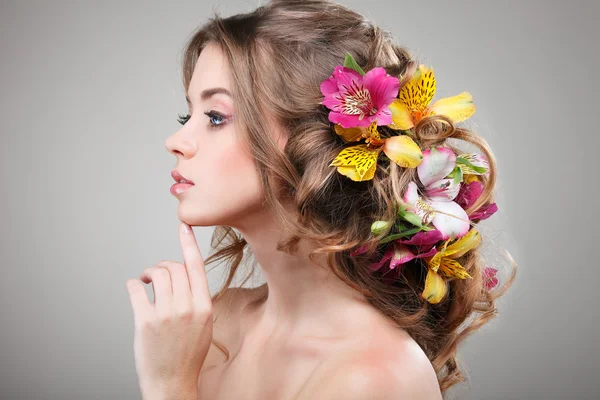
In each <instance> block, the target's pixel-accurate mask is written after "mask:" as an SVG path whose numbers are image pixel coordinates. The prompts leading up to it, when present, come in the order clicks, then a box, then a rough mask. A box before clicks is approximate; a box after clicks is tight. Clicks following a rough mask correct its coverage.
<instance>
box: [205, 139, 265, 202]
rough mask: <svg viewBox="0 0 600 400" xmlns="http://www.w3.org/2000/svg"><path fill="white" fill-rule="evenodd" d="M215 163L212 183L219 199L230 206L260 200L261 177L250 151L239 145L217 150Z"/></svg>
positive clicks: (214, 158)
mask: <svg viewBox="0 0 600 400" xmlns="http://www.w3.org/2000/svg"><path fill="white" fill-rule="evenodd" d="M213 161H214V164H213V165H211V168H210V171H211V172H212V177H211V179H210V181H211V183H212V187H213V188H214V189H213V190H214V193H215V195H216V197H217V198H218V199H221V200H222V201H224V202H225V203H228V204H229V205H230V206H231V205H242V206H243V204H245V203H249V202H251V203H253V202H255V201H258V200H259V198H260V196H261V192H262V189H261V183H260V177H259V175H258V171H257V170H256V166H255V165H254V159H253V158H252V155H251V154H249V152H248V151H246V150H245V149H244V148H242V147H241V146H239V145H232V146H228V147H226V148H221V149H219V150H216V149H215V153H214V157H213ZM213 167H214V168H213ZM218 199H217V200H218ZM240 203H241V204H240Z"/></svg>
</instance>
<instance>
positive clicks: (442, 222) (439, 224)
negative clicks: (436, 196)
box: [427, 200, 470, 239]
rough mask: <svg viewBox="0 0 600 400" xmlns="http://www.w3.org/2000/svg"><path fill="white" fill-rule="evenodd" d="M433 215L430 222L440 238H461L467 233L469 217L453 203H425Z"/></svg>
mask: <svg viewBox="0 0 600 400" xmlns="http://www.w3.org/2000/svg"><path fill="white" fill-rule="evenodd" d="M427 203H428V204H429V205H430V206H431V207H433V210H434V211H435V214H434V216H433V220H432V221H431V222H432V223H433V225H434V226H435V227H436V228H437V229H438V230H439V231H440V232H442V237H443V238H444V239H448V238H450V237H455V238H456V237H461V236H464V235H465V234H466V233H467V232H468V231H469V226H470V224H469V216H468V215H467V213H466V212H465V210H464V209H463V208H462V207H461V206H459V205H458V204H456V203H455V202H453V201H431V200H430V201H427Z"/></svg>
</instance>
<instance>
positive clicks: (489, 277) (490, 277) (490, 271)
mask: <svg viewBox="0 0 600 400" xmlns="http://www.w3.org/2000/svg"><path fill="white" fill-rule="evenodd" d="M496 272H498V270H497V269H495V268H490V267H486V268H484V269H483V282H484V284H485V288H486V289H487V290H491V289H492V288H494V287H495V286H496V285H497V284H498V278H496Z"/></svg>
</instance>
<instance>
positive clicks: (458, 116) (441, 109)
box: [389, 64, 475, 130]
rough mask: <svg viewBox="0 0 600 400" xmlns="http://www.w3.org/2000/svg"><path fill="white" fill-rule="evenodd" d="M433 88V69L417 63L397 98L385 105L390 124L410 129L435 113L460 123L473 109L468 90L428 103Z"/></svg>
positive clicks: (431, 96) (434, 84) (398, 127)
mask: <svg viewBox="0 0 600 400" xmlns="http://www.w3.org/2000/svg"><path fill="white" fill-rule="evenodd" d="M435 90H436V83H435V76H434V74H433V69H432V68H428V67H427V66H426V65H424V64H420V65H419V66H418V67H417V70H416V71H415V73H414V74H413V76H412V77H411V79H410V80H409V81H408V82H407V83H406V84H405V85H404V86H402V89H401V90H400V94H399V96H398V99H396V100H394V102H393V103H392V104H390V105H389V108H390V110H391V112H392V121H393V122H392V124H391V127H392V128H394V129H402V130H406V129H410V128H412V127H413V126H415V125H416V124H417V123H418V122H419V121H420V120H421V119H422V118H424V117H426V116H429V115H438V114H443V115H445V116H447V117H448V118H450V119H451V120H452V121H454V122H461V121H464V120H466V119H468V118H469V117H471V115H473V113H474V112H475V105H474V104H473V97H472V96H471V94H470V93H469V92H462V93H460V94H458V95H456V96H452V97H445V98H443V99H439V100H437V101H436V102H434V103H433V104H432V105H431V106H429V103H431V100H432V99H433V96H434V95H435Z"/></svg>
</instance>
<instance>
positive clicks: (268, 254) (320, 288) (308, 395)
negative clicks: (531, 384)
mask: <svg viewBox="0 0 600 400" xmlns="http://www.w3.org/2000/svg"><path fill="white" fill-rule="evenodd" d="M213 87H223V88H226V89H227V90H229V91H230V92H232V90H233V87H232V82H231V79H230V67H229V65H228V63H227V60H226V58H225V57H224V55H223V54H222V52H221V51H220V49H219V48H218V47H217V46H216V45H214V44H209V45H208V46H207V47H206V48H205V49H204V50H203V51H202V53H201V54H200V57H199V59H198V62H197V64H196V67H195V70H194V73H193V77H192V80H191V82H190V86H189V89H188V97H189V115H191V118H190V119H189V120H188V121H187V122H186V123H185V125H183V126H182V127H181V129H179V130H178V131H177V132H175V133H174V134H173V135H172V136H170V137H168V138H167V140H166V142H165V146H166V148H167V150H168V151H169V152H170V153H172V154H173V155H174V156H175V157H176V161H177V162H176V166H175V168H177V169H178V170H179V171H180V172H181V173H182V174H183V175H184V176H185V177H187V178H188V179H190V180H192V181H193V182H194V183H195V185H194V186H193V187H191V188H190V189H187V190H186V191H185V192H183V193H180V194H177V195H176V197H177V199H178V200H179V204H178V208H177V216H178V218H179V219H180V220H181V221H183V222H185V223H187V224H189V225H190V226H214V225H229V226H232V227H234V228H236V229H237V230H238V231H239V232H240V233H241V234H242V235H243V237H244V238H245V239H246V241H247V242H248V244H249V246H250V247H251V249H252V251H253V253H254V257H255V258H256V260H257V262H258V264H259V265H260V267H261V270H262V273H263V275H264V277H265V279H266V282H267V286H268V297H267V298H266V300H262V301H255V300H257V299H259V298H260V296H261V295H262V294H264V293H265V292H264V289H265V287H262V288H258V289H241V288H239V289H235V290H232V291H231V293H230V294H229V295H228V296H226V297H225V298H223V299H222V300H221V301H220V302H217V303H218V304H214V305H212V306H213V311H214V313H215V314H217V316H218V319H217V322H216V323H215V325H214V331H213V335H214V338H215V339H216V340H217V341H219V342H222V343H224V344H225V345H226V346H227V348H228V350H229V351H230V359H229V361H227V362H225V358H224V356H223V355H222V353H221V352H220V351H218V349H217V348H216V347H215V346H211V347H210V349H209V350H208V354H207V356H206V359H205V360H204V363H203V365H202V369H201V373H200V376H199V378H198V390H199V398H200V399H240V398H243V399H270V398H274V399H296V400H302V399H315V398H319V399H321V398H323V399H327V398H346V399H352V398H373V399H375V398H381V399H388V398H389V399H391V398H399V397H398V396H404V398H411V399H412V398H419V399H441V395H440V392H439V388H438V384H437V379H436V376H435V373H434V370H433V367H432V366H431V363H430V362H429V360H428V359H427V357H426V356H425V354H424V353H423V351H422V350H421V348H420V347H419V346H418V345H417V344H416V342H414V340H413V339H412V338H410V336H409V335H408V334H406V332H405V331H403V330H401V329H399V328H397V327H396V326H395V325H394V324H393V323H392V322H391V321H390V320H388V319H387V318H385V317H384V316H383V315H381V314H380V313H379V312H378V311H377V310H376V309H375V308H373V307H372V306H371V305H369V304H368V303H367V302H366V301H365V300H364V298H362V296H361V295H359V294H358V293H356V292H355V291H354V290H353V289H351V288H349V287H348V286H346V285H345V284H344V283H343V282H341V281H340V280H339V279H338V278H337V277H336V276H335V275H334V274H333V273H331V272H329V271H328V270H324V269H321V268H318V266H317V265H315V264H314V263H313V262H312V261H310V260H309V259H308V254H309V251H310V250H311V249H313V248H315V247H316V245H315V244H314V243H308V242H306V241H303V242H301V244H300V251H299V252H298V253H297V254H295V255H289V254H286V253H283V252H280V251H277V250H276V248H275V246H276V243H277V240H278V239H280V238H281V237H282V231H281V229H280V227H279V226H277V224H276V222H275V219H274V217H273V216H272V215H271V214H270V213H269V212H268V211H267V209H266V208H265V207H264V206H263V205H262V201H263V199H264V197H263V194H262V186H261V183H260V179H259V175H258V172H257V171H256V167H255V165H254V160H253V156H252V154H251V153H250V151H249V149H248V148H247V147H246V146H245V145H244V142H243V141H242V139H241V138H240V137H239V136H238V133H237V132H236V130H235V129H234V125H233V123H232V121H233V119H234V118H235V113H236V110H235V104H233V101H232V99H231V98H230V97H229V96H227V95H225V94H215V95H213V96H212V97H210V98H208V99H205V100H202V99H201V98H200V93H201V92H202V91H203V90H205V89H208V88H213ZM211 110H214V111H216V112H218V113H221V114H223V115H225V116H227V117H226V118H220V117H218V116H213V117H212V118H210V117H207V116H206V115H205V114H204V111H211ZM211 123H212V124H213V125H214V124H217V125H218V126H217V127H216V128H215V129H211V128H209V124H211ZM267 134H271V135H273V138H274V139H275V141H276V142H277V143H278V145H280V146H281V148H282V149H283V147H284V146H285V143H286V140H287V139H286V136H285V134H284V133H283V132H282V131H281V130H277V129H274V130H273V132H270V133H267ZM319 263H320V264H321V265H325V259H324V258H323V259H320V260H319ZM201 270H202V271H203V268H201ZM390 349H393V351H390ZM340 396H341V397H340ZM361 396H362V397H361Z"/></svg>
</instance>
